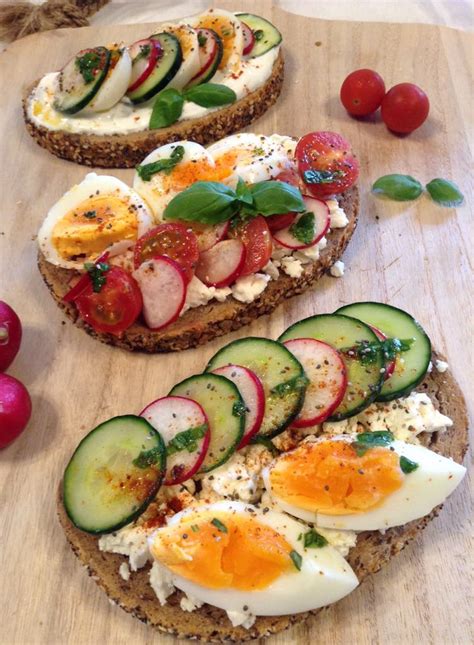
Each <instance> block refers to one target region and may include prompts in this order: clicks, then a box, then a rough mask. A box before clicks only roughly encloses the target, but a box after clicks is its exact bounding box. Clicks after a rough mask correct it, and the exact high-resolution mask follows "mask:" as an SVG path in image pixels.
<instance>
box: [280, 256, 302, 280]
mask: <svg viewBox="0 0 474 645" xmlns="http://www.w3.org/2000/svg"><path fill="white" fill-rule="evenodd" d="M281 268H282V269H283V271H284V272H285V273H286V275H289V276H290V278H301V276H302V275H303V271H304V269H303V265H302V263H301V262H300V260H297V259H296V258H294V257H292V256H291V255H290V256H288V257H286V258H283V259H282V261H281Z"/></svg>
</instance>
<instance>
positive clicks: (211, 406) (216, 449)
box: [169, 374, 245, 473]
mask: <svg viewBox="0 0 474 645" xmlns="http://www.w3.org/2000/svg"><path fill="white" fill-rule="evenodd" d="M169 396H184V397H185V398H187V399H192V400H193V401H196V403H199V405H200V406H201V407H202V409H203V410H204V412H205V413H206V416H207V418H208V420H209V427H210V429H211V441H210V443H209V446H208V449H207V453H206V457H205V459H204V461H203V462H202V465H201V467H200V469H199V472H200V473H208V472H209V471H210V470H214V468H217V467H218V466H221V465H222V464H223V463H224V462H226V461H227V460H228V459H229V457H231V455H232V454H233V453H234V451H235V448H236V447H237V445H238V444H239V443H240V440H241V438H242V436H243V434H244V427H245V404H244V401H243V399H242V397H241V395H240V392H239V390H238V389H237V387H236V386H235V385H234V384H233V383H232V381H229V379H227V378H225V376H218V375H217V374H198V375H197V376H190V377H189V378H187V379H185V380H184V381H181V383H178V384H177V385H175V386H174V388H173V389H172V390H171V392H170V393H169Z"/></svg>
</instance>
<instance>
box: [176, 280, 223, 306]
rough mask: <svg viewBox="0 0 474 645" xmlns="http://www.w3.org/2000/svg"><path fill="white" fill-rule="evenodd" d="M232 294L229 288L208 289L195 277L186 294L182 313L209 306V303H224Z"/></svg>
mask: <svg viewBox="0 0 474 645" xmlns="http://www.w3.org/2000/svg"><path fill="white" fill-rule="evenodd" d="M230 294H231V290H230V289H229V287H222V288H221V289H217V288H216V287H208V286H206V285H205V284H204V282H201V280H199V278H196V276H193V278H192V280H191V282H190V283H189V284H188V290H187V292H186V301H185V303H184V307H183V309H182V312H181V313H184V312H185V311H187V310H188V309H192V308H194V307H200V306H201V305H207V303H208V302H209V301H210V300H212V299H213V298H214V299H215V300H218V301H219V302H224V300H225V299H226V298H227V296H229V295H230Z"/></svg>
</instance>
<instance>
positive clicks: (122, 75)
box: [82, 45, 132, 114]
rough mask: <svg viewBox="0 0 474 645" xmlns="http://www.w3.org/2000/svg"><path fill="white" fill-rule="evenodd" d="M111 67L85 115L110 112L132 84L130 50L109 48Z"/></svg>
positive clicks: (116, 47)
mask: <svg viewBox="0 0 474 645" xmlns="http://www.w3.org/2000/svg"><path fill="white" fill-rule="evenodd" d="M109 50H110V65H109V69H108V71H107V76H106V78H105V80H104V82H103V83H102V85H101V86H100V89H99V91H98V92H97V94H96V96H95V97H94V98H93V99H92V101H91V102H90V103H89V105H88V106H87V108H86V109H85V110H83V111H82V113H83V114H86V113H88V112H89V111H90V112H104V111H105V110H110V108H111V107H113V106H114V105H115V104H116V103H118V102H119V101H120V99H121V98H122V97H123V96H124V94H125V92H126V91H127V88H128V86H129V84H130V77H131V75H132V59H131V58H130V54H129V53H128V49H127V48H126V47H124V46H120V47H119V46H118V45H115V46H114V47H109Z"/></svg>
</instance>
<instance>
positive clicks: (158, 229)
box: [134, 222, 199, 282]
mask: <svg viewBox="0 0 474 645" xmlns="http://www.w3.org/2000/svg"><path fill="white" fill-rule="evenodd" d="M157 255H166V256H167V257H169V258H171V259H172V260H174V261H175V262H176V263H177V264H179V266H180V267H181V268H182V269H183V271H184V274H185V277H186V280H187V281H188V282H189V281H190V280H191V278H192V277H193V275H194V268H195V266H196V264H197V262H198V260H199V246H198V241H197V237H196V235H195V234H194V233H193V231H192V230H191V229H190V228H187V227H186V226H185V225H184V224H181V223H179V222H173V223H169V224H168V223H166V224H159V225H158V226H155V228H152V229H151V230H149V231H147V232H146V233H145V234H144V235H142V236H141V238H140V239H139V240H138V241H137V243H136V245H135V254H134V264H135V269H138V267H139V266H140V264H142V262H144V261H145V260H150V259H151V258H154V257H156V256H157Z"/></svg>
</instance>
